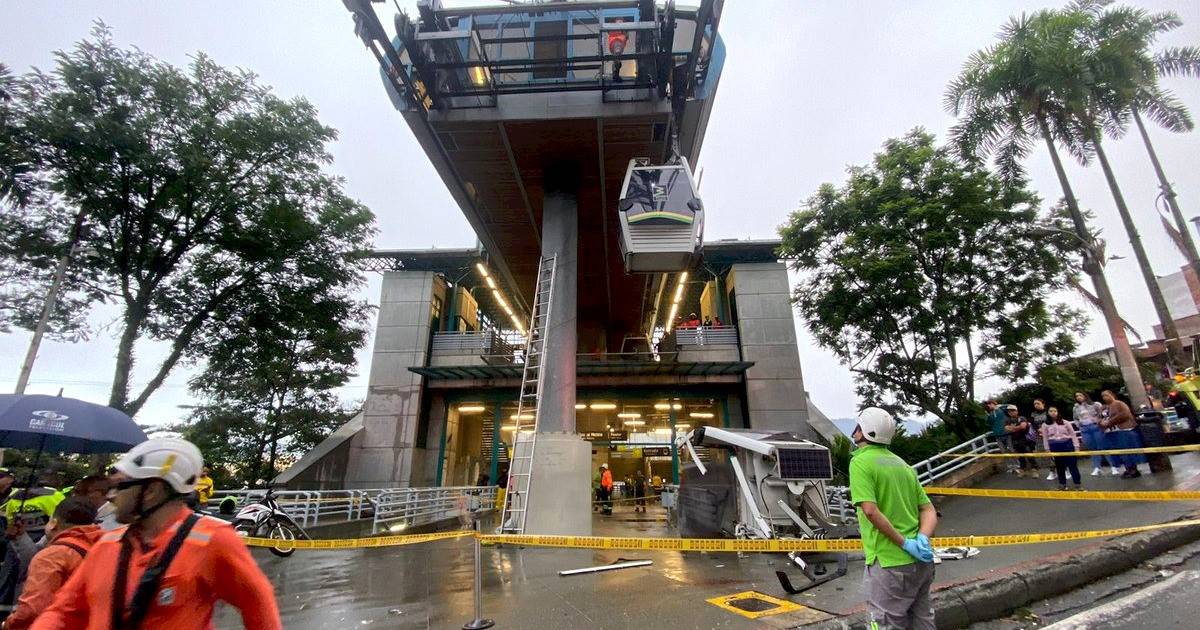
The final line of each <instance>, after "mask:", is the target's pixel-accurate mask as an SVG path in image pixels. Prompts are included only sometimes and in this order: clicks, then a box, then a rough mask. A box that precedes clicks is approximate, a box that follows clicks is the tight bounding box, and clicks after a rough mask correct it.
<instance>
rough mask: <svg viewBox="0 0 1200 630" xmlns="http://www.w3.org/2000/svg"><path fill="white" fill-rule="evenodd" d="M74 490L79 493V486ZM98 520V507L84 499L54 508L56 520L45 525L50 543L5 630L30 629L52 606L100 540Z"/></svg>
mask: <svg viewBox="0 0 1200 630" xmlns="http://www.w3.org/2000/svg"><path fill="white" fill-rule="evenodd" d="M75 487H76V489H78V488H79V485H76V486H75ZM95 520H96V507H95V505H93V504H92V503H91V502H89V501H88V500H87V499H85V498H84V497H82V496H72V497H68V498H67V499H65V500H64V501H63V502H62V503H59V504H58V507H56V508H54V516H53V517H52V518H51V519H50V522H49V523H47V524H46V536H47V537H48V538H49V539H50V542H49V543H48V544H47V545H46V548H45V549H43V550H42V551H40V552H38V554H37V555H35V556H34V557H33V561H32V562H30V564H29V575H28V577H26V578H25V586H24V588H23V589H22V590H21V598H20V600H18V602H17V609H16V611H15V612H14V613H13V614H12V616H10V617H9V618H8V621H6V622H5V623H4V630H24V629H25V628H28V627H29V626H30V624H32V623H33V620H34V619H35V618H37V616H38V614H40V613H41V612H42V611H43V610H45V608H46V606H48V605H49V604H50V600H52V599H54V594H55V593H57V592H58V589H59V588H61V587H62V585H63V584H65V583H66V581H67V580H68V579H69V578H70V577H71V574H73V573H75V570H76V569H78V568H79V565H80V564H83V558H84V557H85V556H87V552H88V549H90V548H91V546H92V544H93V543H94V542H95V541H96V539H97V538H99V537H100V535H101V531H100V526H99V525H96V524H95V523H94V522H93V521H95Z"/></svg>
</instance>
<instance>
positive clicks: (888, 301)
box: [780, 130, 1080, 437]
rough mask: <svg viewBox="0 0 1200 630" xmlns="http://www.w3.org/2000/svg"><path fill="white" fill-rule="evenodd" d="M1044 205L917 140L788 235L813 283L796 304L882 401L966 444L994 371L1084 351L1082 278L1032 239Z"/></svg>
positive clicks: (818, 202) (826, 193)
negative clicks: (1067, 293)
mask: <svg viewBox="0 0 1200 630" xmlns="http://www.w3.org/2000/svg"><path fill="white" fill-rule="evenodd" d="M1037 204H1038V200H1037V198H1036V197H1035V196H1034V195H1033V194H1032V193H1031V192H1029V191H1028V190H1026V189H1024V188H1022V187H1018V186H1012V185H1008V184H1006V183H1005V182H1003V181H1001V179H1000V178H998V177H996V176H995V175H993V174H991V173H989V172H988V171H987V170H986V169H983V168H982V167H979V166H977V165H972V164H969V163H966V162H964V161H963V160H961V159H959V158H957V157H956V156H955V155H954V154H953V152H952V151H950V150H949V149H946V148H943V147H937V146H935V144H934V138H933V136H931V135H930V134H927V133H925V132H923V131H921V130H914V131H913V132H911V133H909V134H908V135H907V136H905V137H903V138H900V139H893V140H889V141H888V142H887V143H885V145H884V150H883V152H881V153H879V154H877V155H876V156H875V158H874V160H873V161H872V163H871V164H870V165H867V166H857V167H852V168H851V169H850V176H849V179H848V180H847V181H846V183H845V184H843V185H842V186H841V187H840V188H835V187H834V186H833V185H831V184H825V185H823V186H821V188H820V190H819V191H818V192H817V193H816V195H814V196H813V197H812V198H811V199H809V200H808V202H807V204H806V205H805V206H804V207H803V208H802V209H800V210H798V211H796V212H794V213H793V214H792V215H791V217H790V219H789V222H788V223H787V224H786V225H785V226H783V227H782V228H781V229H780V234H781V236H782V239H783V246H782V254H783V255H784V256H785V257H787V258H790V259H791V260H792V261H793V262H792V266H793V268H795V269H796V270H798V271H801V272H803V273H805V276H804V280H803V281H802V282H801V283H800V286H799V287H798V288H797V289H796V290H795V293H794V295H793V301H794V302H795V303H796V305H797V306H798V307H799V309H800V311H801V312H802V313H803V314H804V316H805V319H806V320H807V322H808V326H809V329H810V330H811V331H812V333H813V335H814V337H815V338H816V340H817V342H818V343H820V344H821V345H822V346H824V347H826V348H828V349H830V350H831V351H833V352H834V354H836V355H837V356H838V357H839V358H840V359H841V360H842V361H845V362H846V363H847V364H848V365H849V366H850V369H851V370H852V371H853V372H854V373H855V374H856V375H857V377H858V392H859V395H860V396H861V397H862V398H863V399H864V400H865V401H867V402H868V403H869V404H873V405H879V406H883V407H886V408H890V409H892V410H894V411H897V412H900V413H906V412H910V411H912V410H914V409H919V410H920V411H923V412H925V413H928V414H932V415H934V416H937V417H938V418H939V419H941V420H942V422H944V423H945V425H946V426H947V427H948V428H949V429H951V430H952V431H953V432H954V433H955V434H957V435H959V436H960V437H972V436H973V433H974V431H975V430H976V429H977V428H978V425H977V424H976V421H975V420H973V418H975V415H974V413H963V412H964V411H966V410H968V409H972V410H974V409H975V407H974V406H971V405H973V403H972V402H971V401H973V399H974V398H975V382H976V379H977V378H978V377H979V376H980V375H981V374H982V373H984V372H985V371H986V372H987V373H991V374H997V375H1001V376H1005V377H1008V378H1012V379H1019V378H1022V377H1024V376H1025V375H1027V374H1029V373H1030V372H1031V371H1032V370H1033V369H1034V368H1035V367H1036V366H1037V365H1039V364H1041V363H1044V362H1047V361H1051V360H1056V359H1057V358H1059V357H1063V356H1065V355H1067V354H1069V353H1070V352H1071V351H1072V350H1073V349H1074V347H1075V346H1074V342H1073V337H1072V333H1074V332H1077V331H1078V330H1079V320H1080V318H1079V315H1078V313H1076V312H1074V311H1072V310H1070V309H1067V308H1065V307H1061V306H1056V305H1054V304H1053V303H1052V302H1051V300H1050V295H1051V293H1052V292H1053V291H1055V290H1056V289H1058V288H1060V287H1062V286H1064V283H1065V282H1066V280H1067V276H1068V275H1069V274H1068V269H1067V268H1066V266H1065V264H1064V261H1063V257H1062V256H1061V255H1060V254H1059V252H1058V251H1056V250H1055V249H1054V248H1053V247H1052V246H1050V245H1048V244H1045V243H1039V242H1037V240H1035V239H1033V238H1031V237H1030V232H1031V231H1032V230H1033V229H1034V228H1035V227H1036V226H1037V225H1038V224H1037V221H1038V216H1037Z"/></svg>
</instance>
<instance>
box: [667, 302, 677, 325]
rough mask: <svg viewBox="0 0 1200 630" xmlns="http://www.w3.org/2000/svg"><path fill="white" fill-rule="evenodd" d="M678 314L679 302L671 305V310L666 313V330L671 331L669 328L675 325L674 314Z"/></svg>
mask: <svg viewBox="0 0 1200 630" xmlns="http://www.w3.org/2000/svg"><path fill="white" fill-rule="evenodd" d="M678 314H679V304H678V303H675V304H672V305H671V312H670V313H669V314H668V315H667V332H671V328H672V327H674V326H675V316H676V315H678Z"/></svg>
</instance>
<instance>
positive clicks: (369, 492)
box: [205, 488, 387, 527]
mask: <svg viewBox="0 0 1200 630" xmlns="http://www.w3.org/2000/svg"><path fill="white" fill-rule="evenodd" d="M386 491H387V490H385V489H382V488H363V489H357V490H276V491H275V492H274V493H273V495H274V497H275V501H276V502H277V503H279V507H280V509H282V510H283V511H284V512H287V514H288V516H291V517H292V518H293V519H295V520H296V522H297V523H299V524H300V526H301V527H310V526H312V525H318V524H323V523H330V522H339V521H355V520H359V519H361V518H364V517H368V516H370V515H371V514H372V511H373V507H374V499H375V497H376V496H377V495H379V494H380V493H382V492H386ZM266 494H267V491H266V490H262V489H242V490H220V491H217V492H215V493H213V496H212V498H210V499H209V500H208V504H207V506H205V507H206V509H208V510H215V509H217V507H218V506H219V505H220V503H221V501H222V500H223V499H225V498H226V497H234V498H235V499H236V500H237V506H236V508H235V509H240V508H241V507H242V506H244V505H246V504H247V503H253V502H255V501H259V500H261V499H262V498H263V497H265V496H266Z"/></svg>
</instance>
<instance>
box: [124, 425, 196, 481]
mask: <svg viewBox="0 0 1200 630" xmlns="http://www.w3.org/2000/svg"><path fill="white" fill-rule="evenodd" d="M203 467H204V456H203V455H201V454H200V449H198V448H196V445H195V444H192V443H191V442H188V441H187V440H180V439H177V438H155V439H153V440H146V441H145V442H142V443H141V444H138V445H137V446H135V447H133V448H132V449H130V451H129V452H128V453H125V454H124V455H122V456H121V459H120V460H118V461H117V463H116V464H114V465H113V468H116V469H117V471H118V472H120V473H123V474H125V475H127V476H128V477H129V478H131V479H162V480H163V481H165V482H167V483H168V484H170V486H171V487H172V488H173V489H174V490H175V492H178V493H179V494H187V493H189V492H192V491H193V490H195V489H196V479H197V478H198V477H199V476H200V469H201V468H203Z"/></svg>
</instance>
